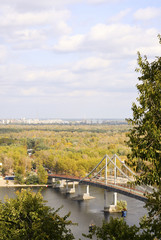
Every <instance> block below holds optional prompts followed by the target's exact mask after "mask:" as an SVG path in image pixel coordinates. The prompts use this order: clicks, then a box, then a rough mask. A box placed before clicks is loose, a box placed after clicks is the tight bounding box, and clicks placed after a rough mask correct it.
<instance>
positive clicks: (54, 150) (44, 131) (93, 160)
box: [0, 125, 129, 177]
mask: <svg viewBox="0 0 161 240" xmlns="http://www.w3.org/2000/svg"><path fill="white" fill-rule="evenodd" d="M128 130H129V126H128V125H114V126H112V125H111V126H108V125H79V126H75V125H71V126H61V125H59V126H58V125H53V126H52V125H48V126H45V125H42V126H40V125H38V126H34V125H33V126H32V125H25V126H21V125H15V126H14V125H12V126H9V125H7V126H3V125H1V126H0V137H1V139H2V140H3V142H4V139H13V140H14V141H13V144H10V145H9V146H7V145H6V144H5V145H4V144H3V145H0V162H2V164H3V173H4V174H7V175H8V174H11V173H12V172H15V173H18V174H23V175H24V177H26V175H27V174H28V173H30V171H31V162H32V164H34V168H37V167H38V166H39V165H43V166H45V167H46V168H48V169H50V170H52V171H53V172H56V173H60V174H61V173H66V174H71V175H75V176H81V177H83V176H85V175H86V173H88V172H89V171H90V170H92V168H93V167H94V166H95V165H96V164H97V163H98V161H99V160H100V159H102V157H103V156H104V155H105V154H108V155H109V156H110V155H113V154H114V153H116V154H118V155H119V156H120V157H121V158H122V159H124V160H126V159H127V157H126V155H127V153H128V152H129V148H128V147H127V146H126V144H125V140H126V139H127V137H126V133H127V131H128ZM27 149H33V150H32V155H31V156H30V157H29V156H28V157H27Z"/></svg>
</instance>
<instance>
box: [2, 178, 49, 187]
mask: <svg viewBox="0 0 161 240" xmlns="http://www.w3.org/2000/svg"><path fill="white" fill-rule="evenodd" d="M50 186H51V184H48V185H47V184H36V185H35V184H30V185H27V184H15V182H14V180H4V179H0V187H24V188H26V187H50Z"/></svg>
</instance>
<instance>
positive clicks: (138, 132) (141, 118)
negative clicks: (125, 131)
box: [128, 53, 161, 185]
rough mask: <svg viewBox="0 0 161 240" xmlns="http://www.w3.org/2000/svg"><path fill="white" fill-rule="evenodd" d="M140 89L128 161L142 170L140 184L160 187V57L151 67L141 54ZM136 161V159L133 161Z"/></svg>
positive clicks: (130, 136) (139, 58) (135, 108)
mask: <svg viewBox="0 0 161 240" xmlns="http://www.w3.org/2000/svg"><path fill="white" fill-rule="evenodd" d="M138 65H139V68H138V69H137V71H139V72H140V73H141V76H140V77H139V78H138V79H139V81H140V83H139V84H138V85H137V89H138V92H139V97H138V98H137V103H133V106H132V111H133V118H132V119H129V120H128V121H129V123H131V124H132V125H133V128H132V129H131V130H130V133H129V135H128V136H129V142H128V145H129V147H130V148H131V154H130V155H129V159H130V160H131V163H132V165H133V166H135V167H136V169H139V168H141V169H140V170H141V171H140V173H141V175H140V176H139V179H138V182H140V183H144V184H151V185H153V184H157V185H160V183H161V181H160V179H161V57H157V58H156V60H155V61H153V62H151V63H149V62H148V60H147V57H146V56H145V57H144V58H142V57H141V55H140V53H138ZM133 159H135V160H134V161H133Z"/></svg>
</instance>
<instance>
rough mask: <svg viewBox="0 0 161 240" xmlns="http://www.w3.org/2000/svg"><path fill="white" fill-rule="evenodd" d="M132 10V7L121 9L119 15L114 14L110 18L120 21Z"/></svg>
mask: <svg viewBox="0 0 161 240" xmlns="http://www.w3.org/2000/svg"><path fill="white" fill-rule="evenodd" d="M130 12H131V8H127V9H125V10H122V11H120V12H119V13H118V14H117V15H115V16H112V17H111V18H110V19H109V20H110V21H111V22H119V21H120V20H121V19H122V18H124V17H125V16H127V15H128V14H129V13H130Z"/></svg>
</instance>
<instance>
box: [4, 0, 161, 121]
mask: <svg viewBox="0 0 161 240" xmlns="http://www.w3.org/2000/svg"><path fill="white" fill-rule="evenodd" d="M160 23H161V1H160V0H0V118H1V119H5V118H24V117H25V118H61V119H62V118H64V119H65V118H79V119H87V118H88V119H92V118H100V119H102V118H108V119H115V118H119V119H124V118H128V117H131V116H132V110H131V107H132V103H133V102H136V98H137V97H138V91H137V88H136V84H138V77H139V73H136V72H135V69H136V67H137V52H138V51H139V52H140V53H141V55H142V56H144V55H147V57H148V60H149V61H154V60H155V57H156V56H161V45H159V41H158V38H157V35H158V34H160V33H161V24H160Z"/></svg>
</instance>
